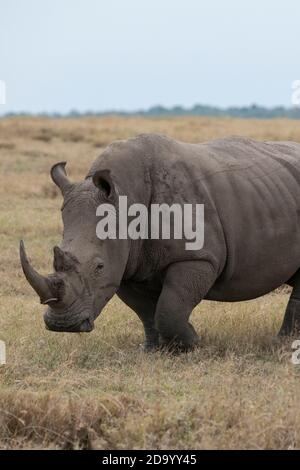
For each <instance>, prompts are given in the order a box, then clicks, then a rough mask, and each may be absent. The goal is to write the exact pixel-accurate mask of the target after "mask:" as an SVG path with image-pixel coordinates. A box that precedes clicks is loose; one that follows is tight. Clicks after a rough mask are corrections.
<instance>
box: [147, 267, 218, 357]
mask: <svg viewBox="0 0 300 470" xmlns="http://www.w3.org/2000/svg"><path fill="white" fill-rule="evenodd" d="M215 279H216V274H215V271H214V269H213V266H212V265H211V264H210V263H209V262H207V261H186V262H179V263H174V264H172V265H171V266H170V267H169V268H168V271H167V273H166V277H165V280H164V284H163V289H162V292H161V295H160V297H159V300H158V303H157V307H156V313H155V325H156V328H157V330H158V331H159V334H160V343H161V345H162V346H166V347H168V348H170V349H171V350H178V351H188V350H190V349H193V348H194V347H195V346H197V345H198V344H199V337H198V335H197V333H196V331H195V330H194V327H193V326H192V325H191V324H190V323H189V317H190V314H191V313H192V310H193V308H194V307H195V306H196V305H197V304H198V303H199V302H200V301H201V300H202V299H203V298H204V296H205V295H206V294H207V292H208V291H209V289H210V288H211V287H212V285H213V284H214V282H215Z"/></svg>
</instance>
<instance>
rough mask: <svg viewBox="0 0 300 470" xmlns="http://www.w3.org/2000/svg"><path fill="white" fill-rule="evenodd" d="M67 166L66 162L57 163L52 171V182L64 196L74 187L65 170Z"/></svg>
mask: <svg viewBox="0 0 300 470" xmlns="http://www.w3.org/2000/svg"><path fill="white" fill-rule="evenodd" d="M66 164H67V163H66V162H59V163H56V164H55V165H53V167H52V168H51V171H50V174H51V178H52V181H53V182H54V183H55V184H56V186H58V187H59V189H60V190H61V192H62V194H63V195H64V194H65V193H66V191H68V190H69V189H71V188H72V186H73V185H72V183H71V182H70V181H69V178H68V176H67V173H66V170H65V166H66Z"/></svg>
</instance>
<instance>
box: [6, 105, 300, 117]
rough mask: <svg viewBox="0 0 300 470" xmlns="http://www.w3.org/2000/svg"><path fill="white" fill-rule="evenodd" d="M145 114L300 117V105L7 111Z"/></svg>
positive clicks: (49, 115)
mask: <svg viewBox="0 0 300 470" xmlns="http://www.w3.org/2000/svg"><path fill="white" fill-rule="evenodd" d="M111 115H114V116H143V117H172V116H210V117H236V118H258V119H272V118H289V119H300V107H294V108H285V107H283V106H277V107H274V108H265V107H263V106H258V105H255V104H254V105H252V106H243V107H234V106H233V107H229V108H218V107H215V106H207V105H201V104H196V105H195V106H193V107H192V108H184V107H182V106H174V107H172V108H165V107H164V106H153V107H151V108H149V109H147V110H138V111H103V112H100V111H99V112H97V111H96V112H95V111H86V112H79V111H76V110H71V111H70V112H69V113H65V114H64V113H58V112H52V113H48V112H44V113H27V112H19V113H12V112H11V113H6V114H5V115H4V117H5V116H7V117H9V116H40V117H55V118H60V117H70V118H74V117H87V116H111Z"/></svg>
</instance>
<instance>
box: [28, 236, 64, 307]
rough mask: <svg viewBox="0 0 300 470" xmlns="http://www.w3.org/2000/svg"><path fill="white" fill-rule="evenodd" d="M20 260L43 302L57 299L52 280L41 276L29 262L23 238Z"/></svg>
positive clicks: (29, 280)
mask: <svg viewBox="0 0 300 470" xmlns="http://www.w3.org/2000/svg"><path fill="white" fill-rule="evenodd" d="M20 260H21V265H22V269H23V272H24V274H25V277H26V279H27V281H28V282H29V284H30V285H31V287H32V288H33V289H34V290H35V292H36V293H37V294H38V296H39V297H40V300H41V303H42V304H47V303H49V302H51V301H53V302H54V301H57V300H58V299H57V297H54V296H53V293H52V292H51V288H50V282H49V280H48V279H47V277H44V276H41V274H39V273H38V272H37V271H36V270H35V269H34V268H33V267H32V266H31V264H30V263H29V261H28V258H27V255H26V251H25V246H24V243H23V240H21V241H20Z"/></svg>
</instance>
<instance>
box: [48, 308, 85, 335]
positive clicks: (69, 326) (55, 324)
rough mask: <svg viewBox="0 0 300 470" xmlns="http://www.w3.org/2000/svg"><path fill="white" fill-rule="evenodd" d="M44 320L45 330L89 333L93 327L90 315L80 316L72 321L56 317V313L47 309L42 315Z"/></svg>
mask: <svg viewBox="0 0 300 470" xmlns="http://www.w3.org/2000/svg"><path fill="white" fill-rule="evenodd" d="M44 322H45V326H46V329H47V330H49V331H56V332H65V333H89V332H91V331H92V330H93V329H94V320H93V319H92V318H91V317H90V316H85V317H83V318H82V317H81V318H80V319H79V320H78V321H76V322H74V320H73V321H72V320H71V319H69V321H66V320H63V319H62V318H61V317H58V318H57V315H55V314H54V315H53V313H52V312H51V311H50V312H49V311H47V312H46V313H45V315H44Z"/></svg>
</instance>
